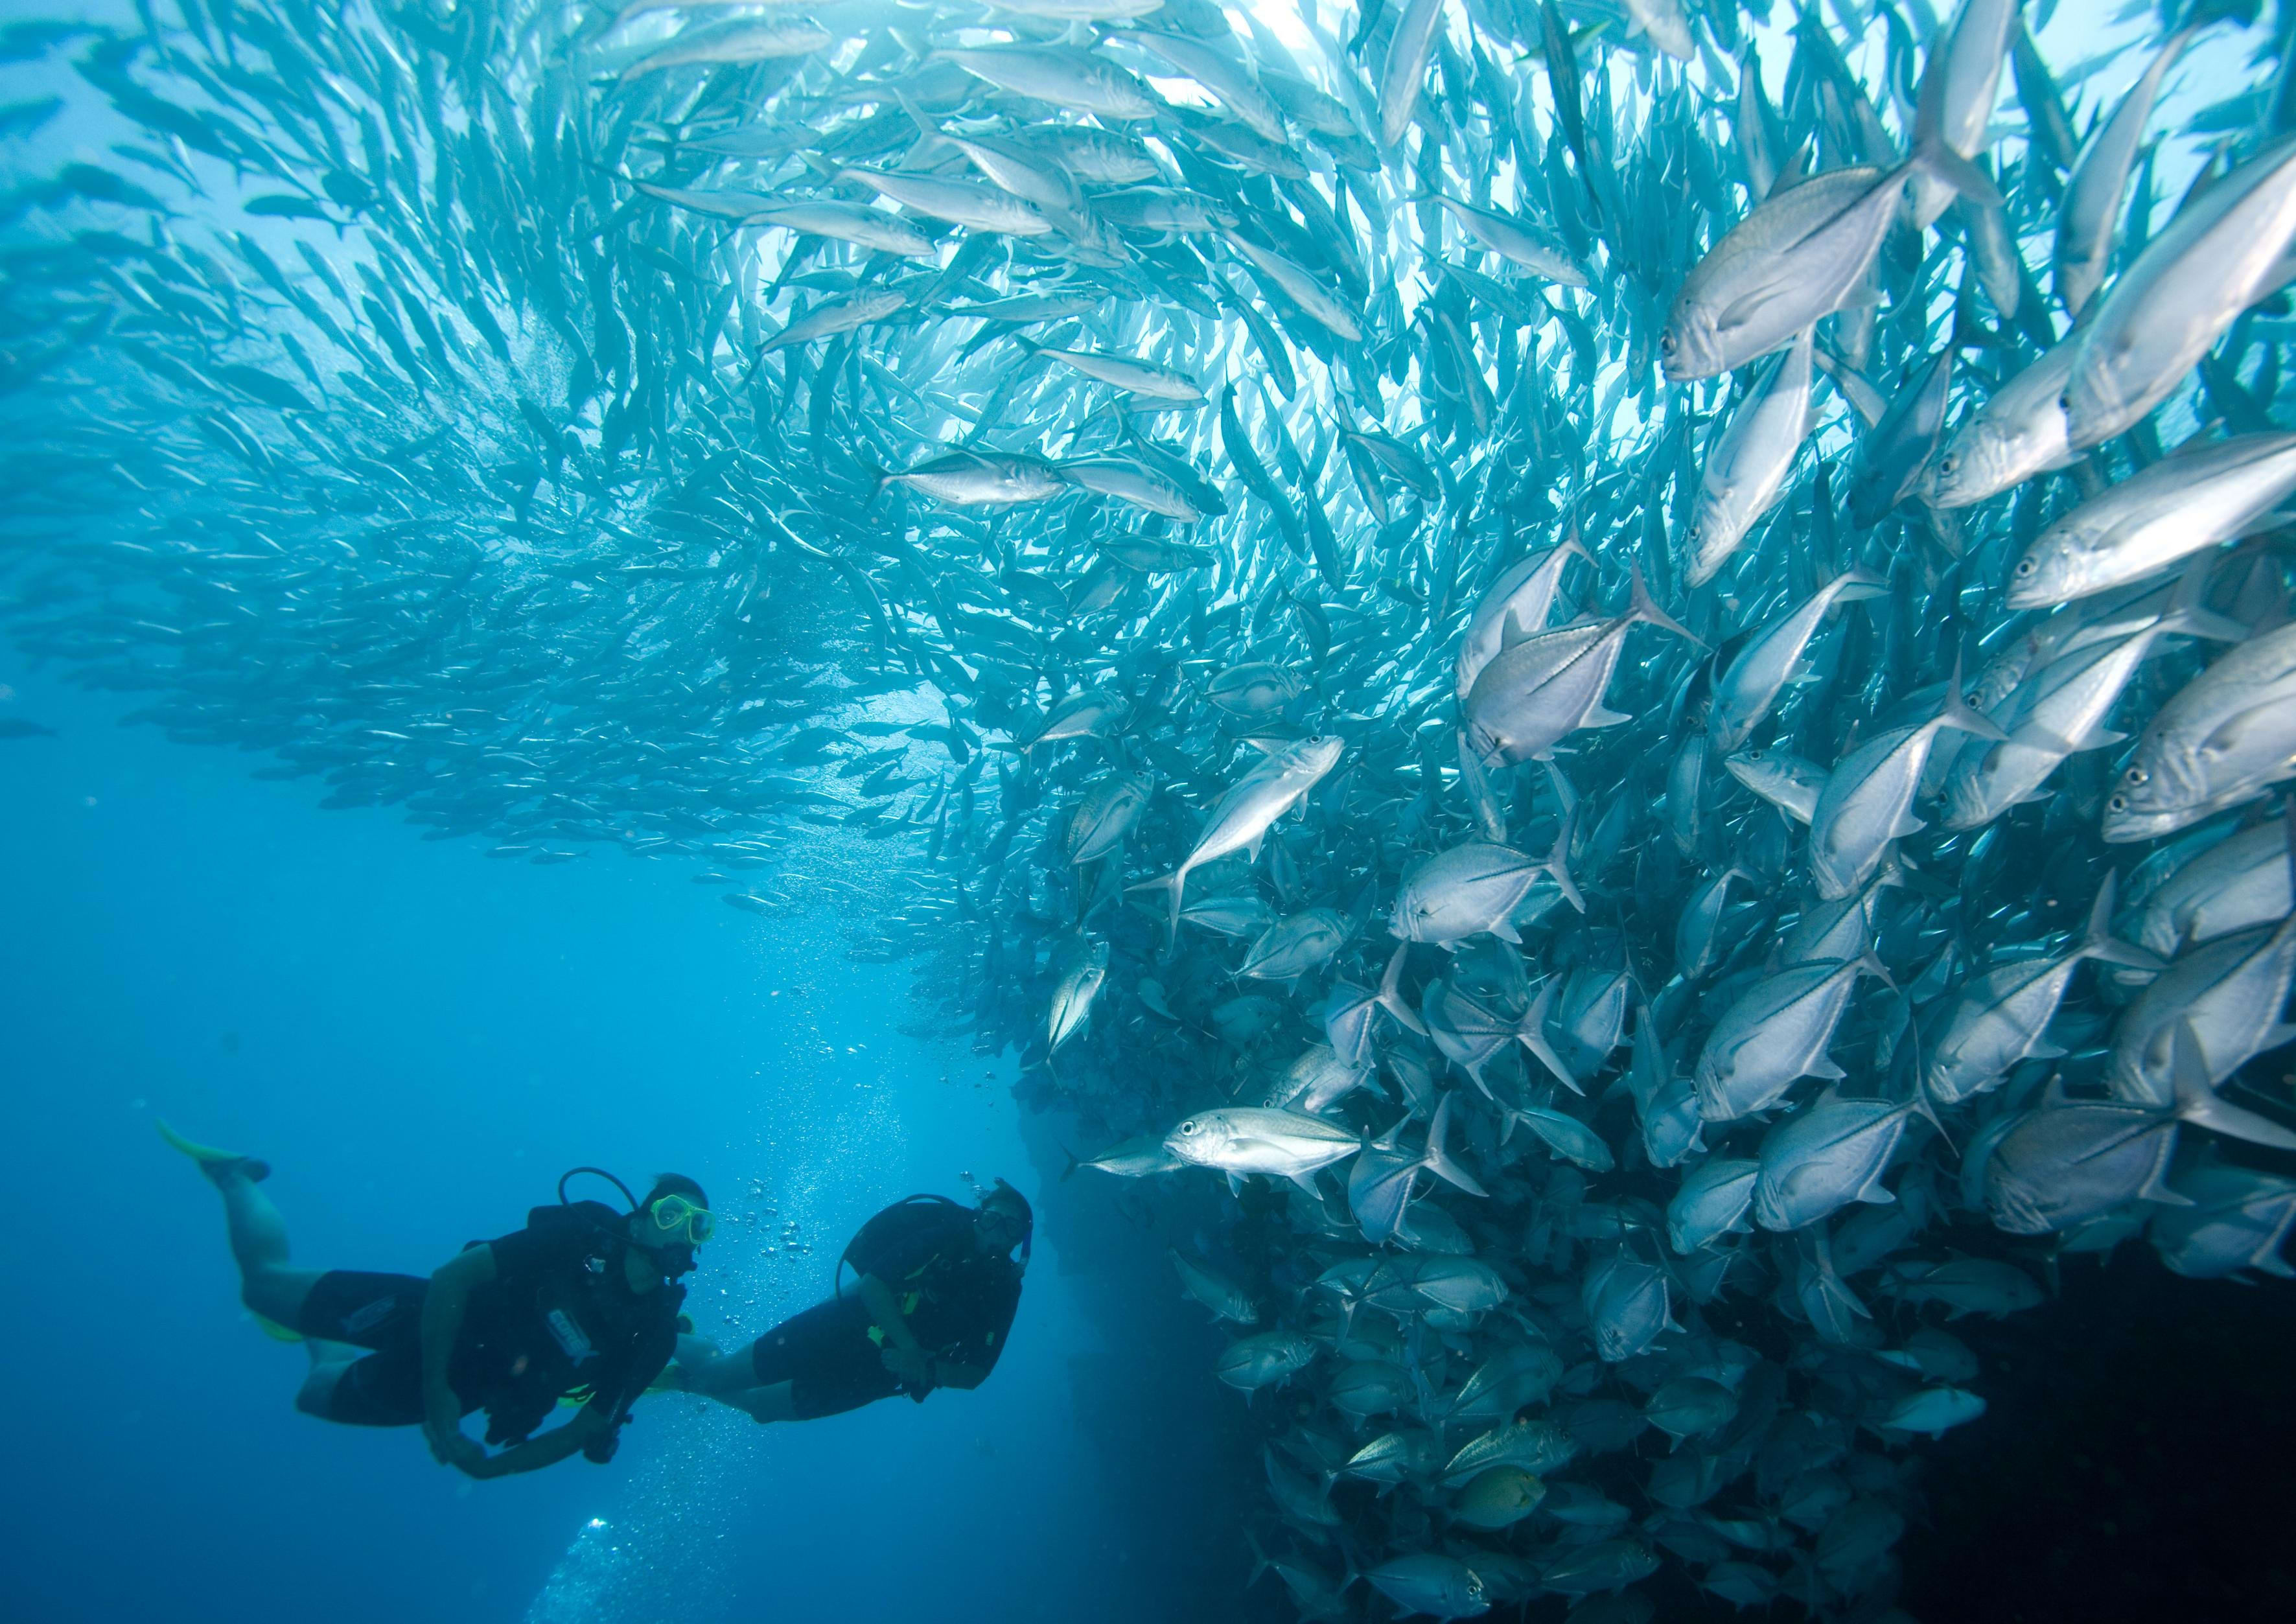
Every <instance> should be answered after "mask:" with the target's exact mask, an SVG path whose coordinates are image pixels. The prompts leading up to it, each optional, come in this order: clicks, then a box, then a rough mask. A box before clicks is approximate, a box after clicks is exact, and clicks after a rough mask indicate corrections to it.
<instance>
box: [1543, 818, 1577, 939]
mask: <svg viewBox="0 0 2296 1624" xmlns="http://www.w3.org/2000/svg"><path fill="white" fill-rule="evenodd" d="M1578 821H1579V813H1578V809H1577V808H1572V809H1571V810H1570V811H1569V812H1566V813H1564V814H1563V815H1562V828H1561V829H1559V830H1557V831H1556V832H1555V834H1554V849H1553V850H1552V851H1549V852H1548V853H1547V854H1546V861H1545V862H1544V863H1542V864H1540V865H1539V867H1540V868H1541V869H1543V870H1544V871H1545V872H1546V877H1547V878H1548V879H1550V880H1552V881H1554V888H1555V890H1559V891H1561V892H1562V898H1563V900H1564V901H1566V902H1568V903H1569V904H1570V906H1572V907H1574V908H1576V909H1578V910H1579V912H1580V913H1582V914H1583V913H1585V912H1586V911H1587V898H1585V897H1583V896H1581V895H1580V894H1579V882H1577V881H1575V880H1573V879H1572V878H1571V877H1570V830H1571V826H1572V825H1573V824H1576V823H1577V822H1578Z"/></svg>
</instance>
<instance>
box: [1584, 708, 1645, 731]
mask: <svg viewBox="0 0 2296 1624" xmlns="http://www.w3.org/2000/svg"><path fill="white" fill-rule="evenodd" d="M1634 719H1635V718H1632V717H1630V716H1628V715H1626V714H1625V713H1623V712H1621V711H1617V710H1608V709H1604V708H1603V706H1601V705H1599V704H1598V705H1592V706H1589V707H1588V708H1587V714H1586V715H1585V716H1584V717H1582V718H1579V726H1581V727H1616V726H1618V725H1619V724H1620V723H1621V722H1631V721H1633V720H1634Z"/></svg>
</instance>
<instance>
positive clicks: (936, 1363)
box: [926, 1359, 988, 1392]
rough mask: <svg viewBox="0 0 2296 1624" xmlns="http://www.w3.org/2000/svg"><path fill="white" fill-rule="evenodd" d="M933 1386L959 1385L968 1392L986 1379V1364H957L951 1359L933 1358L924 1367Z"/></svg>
mask: <svg viewBox="0 0 2296 1624" xmlns="http://www.w3.org/2000/svg"><path fill="white" fill-rule="evenodd" d="M926 1368H927V1369H928V1370H929V1371H930V1372H931V1375H932V1383H933V1385H934V1386H935V1387H961V1388H963V1389H964V1390H966V1391H968V1392H970V1391H971V1390H972V1389H974V1388H976V1387H978V1386H980V1384H981V1383H982V1382H986V1381H987V1380H988V1368H987V1366H980V1365H959V1364H957V1363H955V1361H954V1360H951V1359H935V1360H933V1361H932V1363H931V1365H929V1366H927V1367H926Z"/></svg>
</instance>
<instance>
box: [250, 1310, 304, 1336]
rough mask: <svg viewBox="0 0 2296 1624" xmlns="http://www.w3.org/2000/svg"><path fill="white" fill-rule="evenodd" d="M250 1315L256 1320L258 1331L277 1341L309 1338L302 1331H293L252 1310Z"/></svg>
mask: <svg viewBox="0 0 2296 1624" xmlns="http://www.w3.org/2000/svg"><path fill="white" fill-rule="evenodd" d="M249 1317H250V1318H251V1319H253V1320H254V1321H255V1328H256V1329H257V1330H258V1331H260V1332H262V1333H263V1334H264V1335H266V1336H267V1337H269V1338H270V1339H271V1340H272V1341H275V1342H299V1341H306V1340H307V1339H306V1338H305V1337H304V1335H303V1333H301V1332H300V1331H291V1330H289V1329H288V1328H287V1327H286V1326H284V1325H281V1324H280V1323H279V1322H278V1321H277V1320H275V1319H266V1318H264V1317H263V1316H262V1315H260V1314H256V1313H253V1312H252V1311H251V1310H250V1315H249Z"/></svg>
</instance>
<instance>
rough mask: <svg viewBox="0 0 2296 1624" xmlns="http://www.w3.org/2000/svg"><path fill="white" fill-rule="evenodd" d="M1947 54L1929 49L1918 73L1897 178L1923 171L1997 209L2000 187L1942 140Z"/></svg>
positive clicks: (1964, 194) (1983, 204)
mask: <svg viewBox="0 0 2296 1624" xmlns="http://www.w3.org/2000/svg"><path fill="white" fill-rule="evenodd" d="M1949 54H1950V53H1948V52H1947V51H1945V50H1943V49H1939V50H1937V51H1935V52H1933V53H1931V57H1930V62H1929V69H1928V70H1927V71H1926V72H1924V73H1923V75H1922V84H1921V99H1920V103H1919V104H1918V106H1917V107H1916V109H1915V114H1914V150H1913V151H1912V152H1910V153H1908V154H1907V158H1906V161H1905V163H1904V165H1903V166H1902V167H1901V168H1899V169H1898V179H1900V180H1903V179H1904V178H1906V176H1907V173H1908V172H1911V173H1913V174H1919V175H1926V176H1929V177H1930V178H1931V179H1932V180H1936V181H1939V182H1942V183H1943V184H1944V185H1948V186H1950V187H1952V188H1953V189H1954V190H1955V191H1956V192H1957V193H1960V194H1961V195H1962V196H1963V197H1965V198H1967V199H1969V200H1970V201H1972V202H1974V203H1977V204H1980V205H1981V206H1982V207H1984V208H1987V209H1998V208H2000V207H2001V189H2000V188H1999V187H1998V186H1997V185H1994V184H1993V178H1992V176H1989V175H1988V174H1986V172H1985V171H1984V170H1982V169H1980V168H1978V167H1977V166H1976V165H1975V164H1973V163H1972V162H1970V161H1969V160H1968V159H1966V158H1964V157H1963V156H1962V155H1961V154H1960V153H1958V152H1955V151H1954V150H1953V148H1952V147H1950V146H1948V144H1946V139H1945V82H1946V60H1947V58H1948V55H1949Z"/></svg>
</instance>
